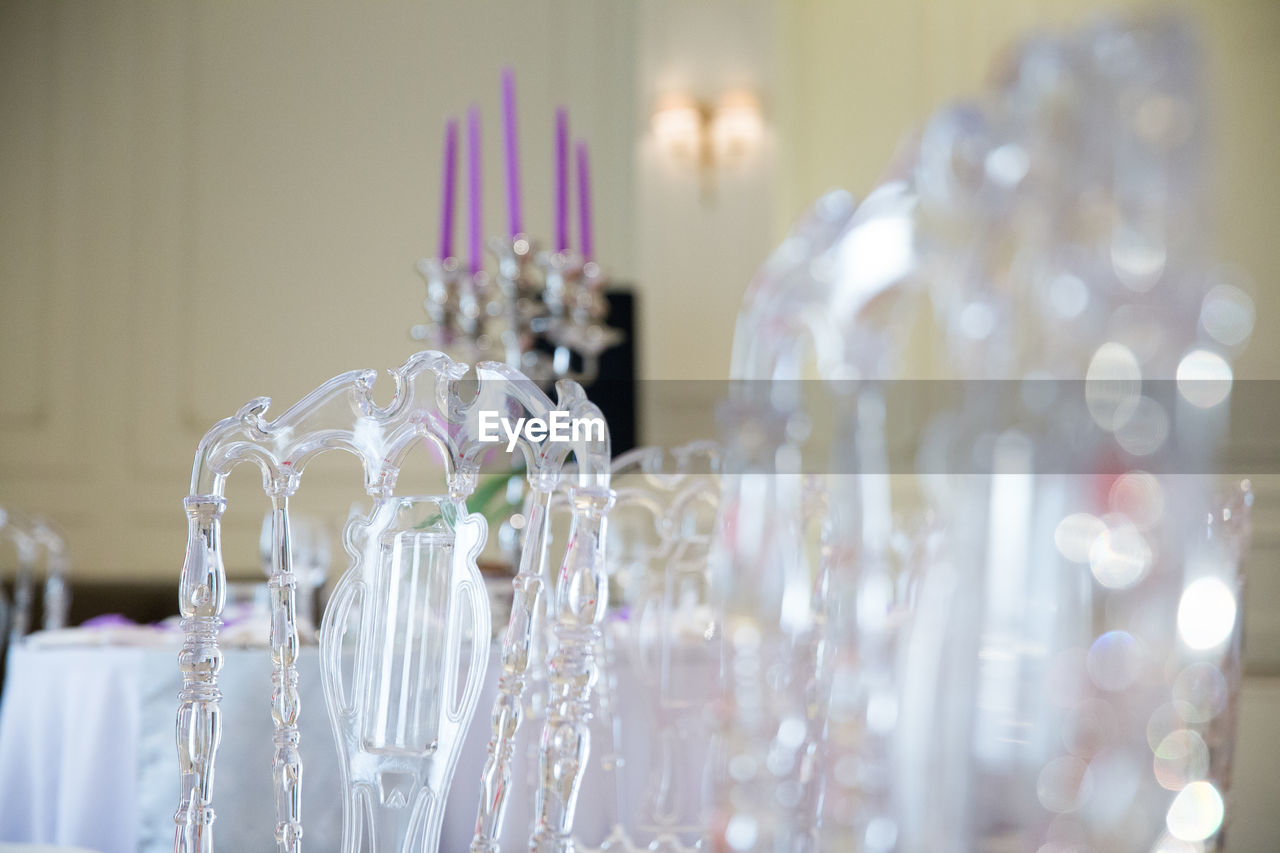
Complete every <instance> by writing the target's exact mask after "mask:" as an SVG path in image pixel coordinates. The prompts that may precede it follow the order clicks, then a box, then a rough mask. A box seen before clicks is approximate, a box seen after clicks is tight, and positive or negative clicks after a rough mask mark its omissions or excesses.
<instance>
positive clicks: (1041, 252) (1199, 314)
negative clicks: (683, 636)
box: [710, 15, 1253, 853]
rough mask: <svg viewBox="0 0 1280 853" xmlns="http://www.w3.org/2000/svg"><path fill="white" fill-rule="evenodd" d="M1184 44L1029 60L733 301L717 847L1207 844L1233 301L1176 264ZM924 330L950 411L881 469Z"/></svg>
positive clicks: (1195, 85)
mask: <svg viewBox="0 0 1280 853" xmlns="http://www.w3.org/2000/svg"><path fill="white" fill-rule="evenodd" d="M1195 41H1196V40H1195V37H1194V34H1193V33H1192V32H1191V30H1190V29H1189V28H1188V27H1187V26H1186V24H1184V23H1183V22H1182V21H1180V20H1178V19H1176V18H1171V17H1165V16H1159V15H1156V16H1149V17H1140V18H1135V19H1132V20H1126V21H1114V22H1108V21H1104V22H1101V23H1099V24H1097V25H1095V26H1093V27H1090V28H1088V29H1085V30H1082V31H1080V32H1077V33H1073V34H1069V35H1066V36H1062V37H1036V38H1032V39H1030V40H1028V41H1027V42H1026V43H1025V44H1024V45H1023V46H1022V47H1021V49H1020V50H1019V51H1017V52H1015V53H1013V54H1011V58H1010V59H1009V60H1008V61H1007V62H1006V63H1005V64H1003V65H1002V66H1001V67H1000V68H999V69H997V73H996V75H995V78H994V79H995V81H996V82H995V88H994V91H992V92H991V93H989V95H988V96H987V97H986V98H984V99H982V100H980V101H978V102H975V103H972V104H962V105H957V106H952V107H947V108H944V109H941V110H939V111H938V112H936V113H934V114H933V115H932V116H931V117H930V118H929V119H928V120H927V121H926V122H925V124H924V127H923V129H922V131H921V132H920V134H919V136H918V137H917V139H916V140H915V141H914V143H913V144H912V146H911V149H910V156H909V157H908V158H906V159H905V160H904V162H903V165H902V167H900V168H898V169H897V170H895V172H893V173H892V174H891V175H890V176H889V177H888V178H887V179H886V181H885V182H884V183H883V184H882V185H881V186H880V187H879V188H877V189H876V190H874V191H873V192H872V193H870V194H869V195H868V196H867V198H866V199H865V200H863V201H862V202H861V203H858V204H855V203H854V201H853V200H852V199H851V198H850V197H849V196H848V195H847V194H843V193H832V194H830V195H828V196H826V197H824V198H822V199H820V200H819V201H818V202H817V204H816V205H815V206H814V208H813V209H812V210H811V211H810V212H809V213H808V214H807V215H806V217H805V218H804V219H802V220H801V221H800V222H799V223H798V224H797V225H796V226H795V228H794V229H793V230H792V232H791V234H789V235H788V236H787V238H786V239H785V240H784V242H783V243H782V245H781V246H780V247H779V248H778V249H777V250H776V251H775V253H774V254H773V256H771V257H770V259H769V260H768V261H767V262H766V264H765V265H764V267H763V268H762V269H761V271H760V273H759V275H758V276H757V279H756V280H755V281H754V282H753V283H752V285H751V287H750V289H749V291H748V294H747V297H746V299H745V302H744V305H743V309H742V312H741V314H740V316H739V323H738V328H737V333H736V335H735V342H734V358H733V371H732V372H733V376H734V377H735V378H736V379H742V380H768V381H757V382H745V381H744V382H742V383H740V384H739V385H737V386H735V388H734V395H735V396H734V398H733V399H731V400H730V401H729V404H728V405H727V406H726V408H725V410H724V412H723V413H722V414H723V422H724V423H725V425H726V428H725V433H724V443H725V448H726V449H725V454H726V455H725V459H726V470H727V471H729V472H732V473H733V475H734V476H732V477H728V478H726V479H725V484H724V488H723V494H722V499H721V502H720V520H719V523H718V527H717V536H716V542H715V547H714V549H713V554H714V555H715V556H714V559H713V562H714V563H715V564H716V566H717V571H716V578H717V596H716V600H717V604H718V606H719V608H720V610H721V616H720V618H722V619H723V625H724V632H725V666H724V670H723V672H724V683H723V684H722V686H721V695H720V703H719V705H718V707H719V708H720V709H721V714H722V716H721V718H720V736H721V737H722V738H723V739H724V755H723V760H722V762H721V764H720V767H719V775H718V777H717V785H716V788H717V796H716V804H717V806H716V813H715V817H714V820H713V824H712V831H711V836H710V838H711V844H712V846H713V847H714V848H715V849H717V850H724V851H731V850H732V851H739V850H741V851H746V850H752V851H766V850H767V851H776V850H780V849H786V850H788V851H810V850H824V851H832V853H846V851H850V850H876V851H889V850H897V851H929V853H934V851H948V850H956V851H962V850H975V849H982V850H996V849H999V850H1004V849H1010V850H1014V849H1016V850H1056V849H1070V848H1073V847H1079V848H1086V849H1093V850H1104V851H1132V850H1145V849H1165V848H1168V849H1182V848H1181V847H1178V845H1194V849H1198V850H1211V849H1213V850H1216V849H1220V847H1221V844H1222V839H1223V837H1224V833H1223V832H1222V829H1223V827H1224V826H1225V825H1226V822H1227V820H1228V819H1229V815H1228V814H1227V811H1226V805H1225V804H1226V803H1227V802H1228V799H1227V798H1226V797H1225V796H1224V794H1225V786H1226V784H1227V781H1228V779H1229V773H1228V772H1227V770H1228V769H1229V764H1230V757H1231V752H1232V742H1233V737H1234V699H1233V698H1232V697H1234V696H1235V694H1236V692H1237V691H1238V687H1239V652H1238V638H1239V612H1240V595H1241V591H1242V585H1241V581H1242V578H1243V570H1242V565H1241V560H1242V557H1243V554H1244V553H1245V551H1246V550H1247V548H1246V542H1247V538H1248V507H1249V504H1250V502H1251V497H1250V492H1249V490H1248V487H1247V485H1245V486H1241V487H1239V488H1236V489H1234V490H1233V491H1232V494H1231V496H1229V498H1227V499H1226V500H1225V501H1223V500H1222V499H1221V498H1219V497H1217V495H1216V491H1217V488H1218V485H1219V484H1218V482H1217V481H1216V480H1215V479H1214V477H1213V476H1212V475H1211V474H1210V473H1208V472H1211V471H1212V470H1213V469H1212V465H1213V462H1214V460H1215V456H1216V453H1217V452H1218V450H1219V448H1220V445H1221V443H1222V440H1223V437H1224V435H1225V425H1226V414H1227V408H1228V406H1227V404H1228V401H1229V399H1230V392H1231V384H1232V368H1231V362H1232V360H1233V359H1234V358H1235V357H1236V356H1237V355H1238V354H1239V352H1240V350H1241V348H1242V347H1243V345H1244V344H1245V342H1246V341H1247V339H1248V337H1249V334H1250V331H1251V327H1252V324H1253V306H1252V301H1251V299H1250V298H1249V296H1248V295H1247V293H1248V289H1247V287H1243V286H1240V285H1239V283H1238V281H1237V280H1236V279H1235V277H1234V276H1232V275H1230V274H1225V273H1224V272H1223V270H1222V268H1221V267H1219V266H1217V265H1215V263H1214V262H1213V259H1212V256H1211V250H1210V247H1209V246H1208V245H1207V244H1206V240H1205V235H1206V234H1207V233H1208V231H1209V229H1208V228H1207V225H1206V211H1207V210H1208V205H1207V203H1206V194H1205V188H1206V183H1207V182H1206V180H1205V174H1206V169H1205V165H1204V160H1205V142H1204V138H1205V124H1206V115H1207V112H1206V109H1205V107H1204V105H1203V103H1202V99H1201V94H1200V86H1199V74H1200V71H1199V63H1198V60H1197V53H1196V45H1195ZM926 307H927V309H928V311H927V315H926V319H925V321H924V322H927V323H931V324H932V330H931V331H932V332H933V336H934V338H935V340H936V341H938V343H939V347H938V351H937V353H936V361H935V363H934V364H932V365H931V368H932V373H933V375H936V376H942V377H948V378H952V379H955V380H957V393H956V394H955V398H954V400H953V401H952V402H951V403H949V404H948V406H946V407H944V410H943V411H941V412H935V413H934V414H932V415H931V416H930V417H931V420H930V422H929V423H928V424H927V426H926V428H925V429H924V430H923V432H922V433H921V435H922V438H921V442H920V445H919V455H918V458H917V459H916V462H915V465H914V466H913V467H912V466H907V467H901V466H899V467H897V468H894V467H892V466H891V465H890V464H889V462H890V459H891V458H893V457H891V456H890V454H889V452H888V448H889V446H890V444H891V443H892V441H893V440H894V438H895V437H896V436H898V435H900V434H908V433H911V432H912V431H914V430H916V428H917V427H918V426H919V424H917V423H908V422H904V421H903V420H901V418H902V417H903V414H902V410H900V409H891V408H886V406H885V404H884V400H885V399H886V392H887V391H888V390H891V387H892V386H891V384H890V383H891V380H892V379H893V378H894V372H895V370H896V369H897V368H898V367H899V365H900V362H901V359H900V355H901V353H902V352H903V350H904V347H905V345H906V341H907V338H908V334H909V329H910V326H909V324H908V323H907V322H904V321H903V317H904V316H907V317H909V316H913V315H914V316H916V317H919V316H920V315H921V314H922V313H925V312H924V310H923V309H925V308H926ZM918 322H919V321H917V323H918ZM810 371H813V372H816V375H817V376H818V377H820V378H821V379H822V380H823V382H822V383H821V386H822V390H821V392H820V393H819V395H818V396H819V399H818V400H817V401H814V400H810V399H806V392H805V391H804V389H803V388H802V385H803V383H801V382H799V381H798V380H800V379H801V378H803V377H805V376H807V375H812V373H811V372H810ZM1009 387H1013V388H1016V389H1018V390H1017V391H1016V392H1015V393H1012V394H1011V393H1007V391H1008V388H1009ZM895 418H898V419H899V420H896V421H895V420H894V419H895ZM800 422H803V423H804V424H806V425H810V424H813V423H818V422H824V423H825V424H826V425H827V426H828V427H829V429H830V431H831V435H832V442H831V448H830V450H829V451H827V455H826V456H824V457H820V458H815V454H817V453H819V452H822V449H821V448H820V447H816V446H815V445H814V444H812V443H807V442H806V440H805V439H806V437H807V435H808V433H809V430H808V428H807V426H806V429H804V430H799V431H797V430H796V429H794V428H793V427H794V425H795V424H797V423H800ZM800 472H808V473H810V474H816V475H817V476H815V477H813V478H812V479H811V480H810V481H806V479H805V477H803V476H800ZM893 475H903V476H901V477H894V476H893ZM912 493H917V494H918V496H919V497H918V500H916V501H915V503H916V504H917V505H916V507H915V508H914V509H913V507H912V503H913V500H912V499H911V495H912ZM819 507H820V508H819ZM815 518H816V519H817V520H816V521H815ZM1206 519H1208V528H1206ZM815 527H818V528H820V532H819V533H818V534H817V535H816V536H815V533H814V531H813V528H815ZM815 540H816V541H817V543H818V547H816V548H815V547H814V542H815ZM1161 845H1164V847H1163V848H1162V846H1161ZM1188 849H1192V848H1188Z"/></svg>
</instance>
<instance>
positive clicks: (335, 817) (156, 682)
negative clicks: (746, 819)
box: [0, 645, 709, 853]
mask: <svg viewBox="0 0 1280 853" xmlns="http://www.w3.org/2000/svg"><path fill="white" fill-rule="evenodd" d="M298 665H299V679H300V690H301V694H302V715H301V717H300V720H299V726H300V729H301V737H302V755H303V781H302V796H303V811H302V816H303V827H304V833H305V834H304V846H305V847H306V848H307V849H309V850H311V851H318V853H329V851H336V850H337V849H338V839H339V838H340V830H341V821H342V813H341V805H340V803H341V800H340V796H339V793H340V792H339V783H338V767H337V753H336V750H335V748H334V743H333V734H332V731H331V730H330V727H329V718H328V714H327V711H326V708H325V704H324V698H323V691H322V688H321V684H320V677H319V676H320V673H319V657H318V651H317V649H316V648H315V647H314V646H304V647H303V649H302V653H301V656H300V658H299V664H298ZM499 671H500V667H499V665H498V663H497V660H496V650H495V654H494V658H493V659H491V661H490V664H489V668H488V672H487V674H486V681H487V683H486V687H485V690H484V691H483V692H482V694H481V696H480V701H479V704H478V706H477V708H476V715H475V718H474V720H473V722H472V726H471V729H470V731H469V732H468V736H467V740H466V741H465V743H464V746H463V752H462V755H461V757H460V759H459V762H458V769H457V772H456V774H455V776H454V783H453V788H452V790H451V792H450V797H449V800H448V805H447V807H446V812H445V821H444V828H443V833H442V838H441V843H440V850H441V851H445V853H455V851H462V850H466V849H467V847H468V846H469V845H470V842H471V836H472V831H473V828H474V822H475V812H476V799H477V795H478V793H479V780H480V771H481V768H482V766H483V762H484V756H485V749H486V745H487V743H488V738H489V717H490V712H491V709H492V705H493V697H494V694H495V692H496V689H497V677H498V674H499ZM630 673H631V667H630V665H628V664H626V663H625V662H624V663H623V664H620V665H619V671H618V676H619V677H618V678H617V679H616V683H617V684H618V686H619V695H618V698H617V705H618V707H619V708H620V709H621V713H623V714H625V715H626V719H627V720H628V726H627V728H628V730H629V731H630V732H631V734H632V736H631V737H628V738H625V739H624V741H625V743H624V745H623V747H622V749H623V752H624V754H625V760H621V761H619V760H617V756H616V755H613V752H614V750H613V744H612V743H610V742H609V739H610V733H609V730H608V724H607V723H605V722H604V721H603V720H597V725H596V726H593V729H594V734H593V737H594V738H595V741H594V743H593V747H592V757H591V761H590V763H589V767H588V771H587V775H586V777H585V778H584V782H583V785H582V789H581V793H580V796H579V802H578V808H577V815H576V820H575V835H576V836H577V837H578V838H580V839H581V840H582V841H584V842H587V843H592V844H598V843H599V842H600V841H602V840H604V838H605V837H606V836H607V834H608V832H609V830H610V829H611V828H612V827H613V825H614V823H615V821H617V820H618V819H619V817H621V818H622V819H623V820H624V821H625V822H627V823H628V825H630V821H631V819H632V818H634V815H635V810H636V809H637V807H638V806H639V804H640V803H641V802H642V801H643V799H644V793H643V789H644V783H645V780H646V779H647V778H648V774H649V772H650V771H651V769H652V768H651V761H653V760H654V755H655V754H656V753H657V752H658V751H659V750H658V749H657V745H658V741H657V739H656V738H653V737H652V736H651V734H650V731H651V729H649V730H646V729H647V727H648V725H651V720H645V718H646V717H648V713H647V710H646V709H647V708H648V705H649V702H648V699H650V698H651V694H650V693H646V691H645V689H644V688H643V687H642V686H641V685H640V684H638V683H636V679H635V678H633V677H631V674H630ZM708 674H709V673H698V674H694V673H692V672H691V673H688V674H687V675H686V676H685V677H684V678H682V679H681V680H682V681H687V682H693V683H701V684H702V687H703V688H705V686H706V684H705V683H706V681H707V676H708ZM180 684H181V679H180V676H179V673H178V667H177V647H176V645H168V646H165V647H160V648H121V647H112V646H101V647H66V648H55V647H45V648H40V647H33V646H30V645H27V646H19V647H17V648H14V649H12V650H11V653H10V656H9V661H8V674H7V678H6V686H5V691H4V699H3V706H2V707H0V841H25V842H42V843H54V844H66V845H78V846H82V847H88V848H91V849H93V850H96V851H101V853H134V851H141V853H167V852H168V851H171V850H172V849H173V827H174V824H173V814H174V811H175V809H176V807H177V803H178V770H177V752H176V749H175V747H174V715H175V712H176V710H177V694H178V690H179V688H180ZM219 684H220V687H221V689H222V692H223V703H222V708H223V736H222V746H221V748H220V749H219V751H218V758H217V765H216V771H217V772H216V777H215V785H214V808H215V811H216V813H217V821H216V823H215V832H214V836H215V841H216V846H217V849H218V851H220V853H221V851H226V853H256V851H264V853H265V851H270V850H274V844H273V841H272V837H273V836H272V827H273V825H274V799H273V794H272V790H271V780H270V773H269V765H270V761H271V754H272V745H271V715H270V696H271V660H270V654H269V651H268V650H267V649H262V648H253V649H243V648H231V649H227V650H226V651H225V663H224V666H223V670H222V675H221V678H220V681H219ZM633 723H638V725H633ZM601 724H603V725H604V730H603V731H602V730H601V728H600V726H601ZM539 734H540V722H539V723H538V724H537V725H534V726H529V725H526V726H525V727H524V729H523V730H522V735H521V738H520V739H518V741H517V745H516V751H515V759H516V760H515V762H514V773H513V780H512V798H511V804H510V806H509V808H508V812H507V819H506V821H505V824H504V827H505V829H504V833H503V839H502V847H503V849H504V850H510V851H520V850H524V849H526V847H527V844H528V832H529V826H530V824H531V821H532V816H533V803H532V798H533V796H532V795H533V790H534V788H535V787H536V785H535V772H534V771H535V768H536V761H535V760H534V758H535V755H536V742H537V737H538V735H539ZM686 751H687V750H686ZM677 759H678V760H679V763H682V764H685V765H686V766H687V767H689V768H691V769H693V770H694V771H695V772H692V773H688V774H684V775H685V776H687V777H688V778H686V779H684V780H683V783H681V784H679V785H677V786H676V787H677V789H678V790H675V791H673V793H674V794H675V796H676V798H677V800H685V801H691V800H692V799H696V798H697V796H698V794H699V790H698V789H699V787H700V785H701V781H702V780H701V779H699V778H698V776H699V775H700V774H699V773H697V772H696V769H697V768H698V767H699V765H700V764H701V757H700V756H694V755H686V756H677ZM689 759H692V760H691V761H690V760H689ZM601 762H605V763H606V764H610V765H611V766H616V767H619V768H625V772H623V771H622V770H621V769H620V770H619V772H618V774H617V776H616V777H609V776H606V775H605V772H604V771H603V770H602V769H601V767H600V765H601ZM686 783H687V784H686ZM619 801H621V802H622V803H624V804H625V805H624V806H621V807H620V806H619ZM620 811H621V812H623V814H622V815H619V812H620Z"/></svg>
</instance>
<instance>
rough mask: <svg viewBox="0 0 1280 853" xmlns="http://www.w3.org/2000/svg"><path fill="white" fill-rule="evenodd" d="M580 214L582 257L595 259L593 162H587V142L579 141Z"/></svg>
mask: <svg viewBox="0 0 1280 853" xmlns="http://www.w3.org/2000/svg"><path fill="white" fill-rule="evenodd" d="M578 216H579V217H581V218H580V219H579V225H580V227H581V230H580V231H579V232H578V233H579V235H580V237H581V243H582V245H581V247H580V248H581V249H582V259H583V260H584V261H590V260H594V259H595V244H594V243H593V242H592V239H591V164H590V163H589V162H587V143H585V142H579V143H578Z"/></svg>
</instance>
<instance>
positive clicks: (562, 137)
mask: <svg viewBox="0 0 1280 853" xmlns="http://www.w3.org/2000/svg"><path fill="white" fill-rule="evenodd" d="M568 248H569V113H568V112H567V111H566V110H565V108H564V107H560V108H559V109H557V110H556V251H557V252H563V251H564V250H566V249H568Z"/></svg>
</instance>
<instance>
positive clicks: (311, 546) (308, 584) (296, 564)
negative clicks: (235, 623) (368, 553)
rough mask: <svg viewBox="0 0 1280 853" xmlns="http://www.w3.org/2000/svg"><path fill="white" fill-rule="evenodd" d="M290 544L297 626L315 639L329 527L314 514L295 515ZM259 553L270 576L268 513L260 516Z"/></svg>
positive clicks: (328, 558) (326, 573)
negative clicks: (317, 608) (295, 582)
mask: <svg viewBox="0 0 1280 853" xmlns="http://www.w3.org/2000/svg"><path fill="white" fill-rule="evenodd" d="M289 530H290V533H291V538H290V546H291V548H292V549H293V573H294V577H296V578H297V586H296V587H295V588H294V606H295V607H296V609H297V615H298V625H299V628H300V629H301V630H302V632H303V634H304V635H306V636H307V637H311V638H312V639H313V640H314V637H313V633H314V631H315V627H316V622H317V617H316V606H317V603H318V601H319V592H320V588H321V587H322V586H324V583H325V581H326V580H327V579H328V577H329V563H330V562H331V561H332V555H331V554H330V552H329V530H328V529H327V527H326V526H325V524H324V522H323V521H322V520H321V519H319V518H316V517H313V516H305V515H303V516H298V515H294V516H293V517H292V518H291V519H290V528H289ZM258 553H259V556H260V557H261V559H262V571H263V573H264V574H266V575H267V576H268V577H270V576H271V513H267V514H266V516H265V517H264V518H263V519H262V533H261V535H260V536H259V538H258Z"/></svg>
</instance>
